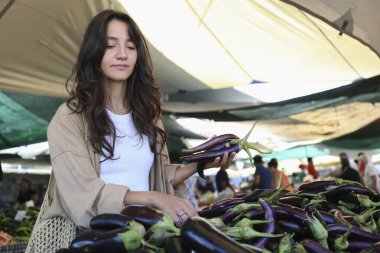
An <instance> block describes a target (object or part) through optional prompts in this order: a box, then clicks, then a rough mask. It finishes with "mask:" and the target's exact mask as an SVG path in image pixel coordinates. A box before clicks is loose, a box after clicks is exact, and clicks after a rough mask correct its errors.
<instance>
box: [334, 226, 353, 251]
mask: <svg viewBox="0 0 380 253" xmlns="http://www.w3.org/2000/svg"><path fill="white" fill-rule="evenodd" d="M351 231H352V227H350V228H349V229H348V230H347V232H346V233H344V234H343V235H342V236H340V237H338V238H337V239H335V241H334V249H335V250H336V251H337V252H342V251H344V250H345V249H347V247H348V245H349V243H348V241H347V238H348V236H349V235H350V234H351Z"/></svg>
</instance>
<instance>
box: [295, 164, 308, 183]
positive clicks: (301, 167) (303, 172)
mask: <svg viewBox="0 0 380 253" xmlns="http://www.w3.org/2000/svg"><path fill="white" fill-rule="evenodd" d="M298 168H300V170H301V172H300V173H298V178H297V179H298V180H297V181H298V182H303V180H304V178H305V177H306V172H305V171H306V165H305V164H300V165H299V166H298Z"/></svg>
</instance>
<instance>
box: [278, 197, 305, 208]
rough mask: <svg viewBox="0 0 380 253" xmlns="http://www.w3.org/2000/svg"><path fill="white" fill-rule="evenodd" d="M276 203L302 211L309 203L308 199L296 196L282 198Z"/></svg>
mask: <svg viewBox="0 0 380 253" xmlns="http://www.w3.org/2000/svg"><path fill="white" fill-rule="evenodd" d="M277 202H279V203H282V204H287V205H291V206H295V207H298V208H302V209H303V208H305V206H306V205H307V204H308V203H309V199H307V198H302V197H297V196H284V197H282V198H280V199H278V200H277Z"/></svg>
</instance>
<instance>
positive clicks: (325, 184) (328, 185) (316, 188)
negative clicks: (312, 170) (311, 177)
mask: <svg viewBox="0 0 380 253" xmlns="http://www.w3.org/2000/svg"><path fill="white" fill-rule="evenodd" d="M336 186H337V185H336V183H335V181H333V180H321V181H313V182H310V183H305V184H302V185H300V187H299V188H298V190H299V191H302V192H310V193H319V192H324V191H326V190H328V189H332V188H335V187H336Z"/></svg>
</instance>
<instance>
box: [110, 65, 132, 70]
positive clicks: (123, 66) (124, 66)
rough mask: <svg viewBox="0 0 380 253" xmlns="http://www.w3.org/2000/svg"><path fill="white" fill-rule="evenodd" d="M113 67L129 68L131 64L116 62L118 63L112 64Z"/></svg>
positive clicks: (119, 68)
mask: <svg viewBox="0 0 380 253" xmlns="http://www.w3.org/2000/svg"><path fill="white" fill-rule="evenodd" d="M112 67H114V68H116V69H118V70H124V69H126V68H128V67H129V65H127V64H116V65H112Z"/></svg>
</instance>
